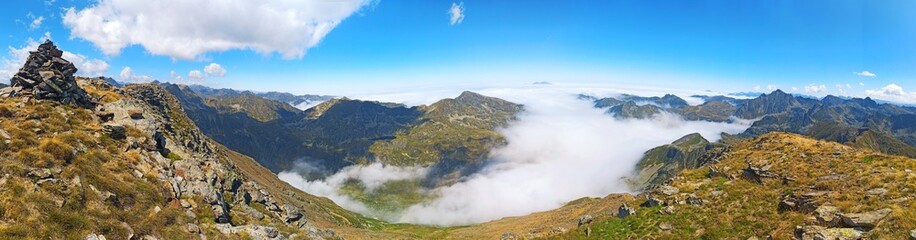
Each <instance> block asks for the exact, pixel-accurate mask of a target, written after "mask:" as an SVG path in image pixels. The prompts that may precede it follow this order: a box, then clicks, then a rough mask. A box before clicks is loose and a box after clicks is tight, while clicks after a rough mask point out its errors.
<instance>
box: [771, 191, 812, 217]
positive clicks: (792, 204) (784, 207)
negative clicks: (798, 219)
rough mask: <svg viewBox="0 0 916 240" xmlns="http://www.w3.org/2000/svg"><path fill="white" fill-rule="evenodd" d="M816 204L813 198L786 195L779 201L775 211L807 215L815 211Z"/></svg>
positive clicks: (805, 195)
mask: <svg viewBox="0 0 916 240" xmlns="http://www.w3.org/2000/svg"><path fill="white" fill-rule="evenodd" d="M818 205H819V204H818V203H817V201H816V199H815V197H814V196H812V195H808V194H800V195H795V194H791V195H787V196H784V197H783V199H782V200H781V201H779V206H778V207H777V210H778V211H779V212H785V211H795V212H802V213H809V212H812V211H814V210H815V209H817V207H818Z"/></svg>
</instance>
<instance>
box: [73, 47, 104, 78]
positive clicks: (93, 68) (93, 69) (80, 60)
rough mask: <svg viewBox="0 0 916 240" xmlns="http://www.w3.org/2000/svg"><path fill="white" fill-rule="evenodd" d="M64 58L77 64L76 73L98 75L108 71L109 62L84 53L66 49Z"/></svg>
mask: <svg viewBox="0 0 916 240" xmlns="http://www.w3.org/2000/svg"><path fill="white" fill-rule="evenodd" d="M63 57H64V59H67V60H68V61H70V62H72V63H73V65H75V66H76V69H77V72H76V75H80V76H91V77H98V76H101V75H103V74H105V72H106V71H108V68H109V66H108V63H107V62H105V61H102V60H99V59H91V58H88V57H86V56H84V55H82V54H76V53H71V52H67V51H64V56H63Z"/></svg>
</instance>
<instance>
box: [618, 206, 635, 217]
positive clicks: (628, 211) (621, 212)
mask: <svg viewBox="0 0 916 240" xmlns="http://www.w3.org/2000/svg"><path fill="white" fill-rule="evenodd" d="M633 214H636V209H633V208H630V207H629V206H627V205H626V204H624V205H620V207H619V208H617V217H619V218H626V217H629V216H630V215H633Z"/></svg>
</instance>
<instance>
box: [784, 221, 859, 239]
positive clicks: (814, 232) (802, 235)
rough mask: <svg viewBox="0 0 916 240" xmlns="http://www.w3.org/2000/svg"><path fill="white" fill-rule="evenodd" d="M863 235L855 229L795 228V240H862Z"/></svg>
mask: <svg viewBox="0 0 916 240" xmlns="http://www.w3.org/2000/svg"><path fill="white" fill-rule="evenodd" d="M864 235H865V232H863V231H861V230H858V229H855V228H827V227H822V226H810V225H809V226H804V227H802V226H797V227H795V238H796V239H802V240H808V239H822V240H828V239H829V240H834V239H839V240H847V239H848V240H852V239H862V238H863V237H864Z"/></svg>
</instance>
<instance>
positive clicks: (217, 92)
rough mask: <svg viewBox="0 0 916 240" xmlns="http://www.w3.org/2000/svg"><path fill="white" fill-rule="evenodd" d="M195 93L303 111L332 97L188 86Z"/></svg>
mask: <svg viewBox="0 0 916 240" xmlns="http://www.w3.org/2000/svg"><path fill="white" fill-rule="evenodd" d="M188 87H189V88H191V90H193V91H194V92H195V93H197V94H199V95H200V96H202V97H227V96H237V95H254V96H258V97H262V98H266V99H270V100H274V101H279V102H283V103H287V104H289V105H292V106H293V107H296V108H299V109H302V110H305V109H308V108H310V107H312V106H314V105H316V104H318V103H321V102H324V101H327V100H331V99H332V98H334V96H327V95H311V94H305V95H294V94H292V93H285V92H253V91H239V90H234V89H229V88H210V87H206V86H202V85H190V86H188Z"/></svg>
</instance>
